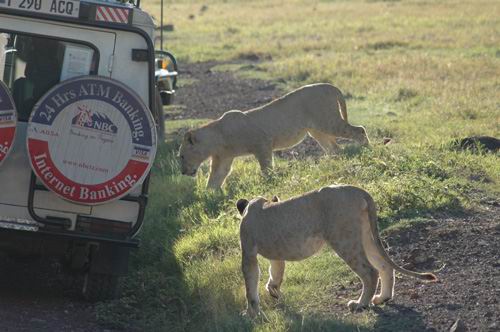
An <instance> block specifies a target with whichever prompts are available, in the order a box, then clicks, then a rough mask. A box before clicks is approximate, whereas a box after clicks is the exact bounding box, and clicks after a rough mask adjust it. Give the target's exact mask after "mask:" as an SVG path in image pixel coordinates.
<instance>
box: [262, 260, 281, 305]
mask: <svg viewBox="0 0 500 332" xmlns="http://www.w3.org/2000/svg"><path fill="white" fill-rule="evenodd" d="M270 262H271V265H270V266H269V280H268V281H267V284H266V289H267V291H268V292H269V295H271V296H272V297H274V298H279V297H280V296H281V293H280V286H281V283H282V282H283V275H284V274H285V261H276V260H271V261H270Z"/></svg>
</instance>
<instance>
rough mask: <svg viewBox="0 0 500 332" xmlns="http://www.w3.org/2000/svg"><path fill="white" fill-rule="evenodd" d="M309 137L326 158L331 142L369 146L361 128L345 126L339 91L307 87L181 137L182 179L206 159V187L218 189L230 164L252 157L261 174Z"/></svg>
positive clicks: (324, 86) (335, 148) (335, 147)
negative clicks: (277, 156)
mask: <svg viewBox="0 0 500 332" xmlns="http://www.w3.org/2000/svg"><path fill="white" fill-rule="evenodd" d="M307 134H309V135H311V136H312V137H313V138H314V139H315V140H316V141H318V143H319V144H320V145H321V147H322V148H323V150H324V151H325V152H326V153H330V154H334V153H336V152H337V151H338V150H339V147H338V145H337V143H336V137H338V136H339V137H345V138H351V139H354V140H356V141H357V142H359V143H360V144H363V145H367V144H368V143H369V141H368V136H367V135H366V131H365V128H363V127H361V126H352V125H350V124H349V123H348V122H347V108H346V104H345V100H344V97H343V96H342V93H341V92H340V90H339V89H337V88H336V87H334V86H333V85H331V84H325V83H320V84H312V85H306V86H304V87H302V88H299V89H297V90H295V91H292V92H290V93H288V94H287V95H285V96H283V97H281V98H279V99H276V100H274V101H272V102H270V103H269V104H266V105H264V106H261V107H258V108H255V109H252V110H249V111H246V112H241V111H229V112H226V113H224V114H223V115H222V117H220V118H219V119H217V120H214V121H212V122H210V123H208V124H207V125H205V126H202V127H201V128H198V129H194V130H191V131H188V132H187V133H186V134H185V135H184V139H183V141H182V144H181V148H180V151H179V155H180V158H181V167H182V169H181V171H182V174H185V175H190V176H194V175H195V174H196V172H197V170H198V168H199V167H200V165H201V163H202V162H203V161H204V160H206V159H208V158H211V159H212V160H211V171H210V176H209V180H208V187H209V188H213V189H217V188H220V187H221V186H222V184H223V183H224V180H225V179H226V177H227V175H228V174H229V173H230V171H231V165H232V163H233V159H234V158H235V157H238V156H244V155H249V154H253V155H254V156H255V157H256V158H257V160H258V162H259V164H260V167H261V169H262V172H264V173H266V172H267V171H268V170H269V169H270V168H271V167H272V165H273V151H274V150H283V149H287V148H290V147H293V146H294V145H296V144H298V143H300V142H301V141H302V140H303V139H304V137H305V135H307Z"/></svg>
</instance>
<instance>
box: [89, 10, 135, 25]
mask: <svg viewBox="0 0 500 332" xmlns="http://www.w3.org/2000/svg"><path fill="white" fill-rule="evenodd" d="M130 17H131V15H130V9H128V8H118V7H108V6H97V7H96V13H95V20H96V21H99V22H111V23H122V24H128V23H129V22H130V21H129V20H130Z"/></svg>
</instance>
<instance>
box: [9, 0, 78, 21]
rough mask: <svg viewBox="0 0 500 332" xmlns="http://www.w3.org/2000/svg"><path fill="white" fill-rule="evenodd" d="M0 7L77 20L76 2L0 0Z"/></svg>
mask: <svg viewBox="0 0 500 332" xmlns="http://www.w3.org/2000/svg"><path fill="white" fill-rule="evenodd" d="M0 7H4V8H10V9H16V10H22V11H27V12H31V13H40V14H48V15H57V16H65V17H75V18H78V14H79V11H80V1H78V0H0Z"/></svg>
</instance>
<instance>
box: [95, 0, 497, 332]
mask: <svg viewBox="0 0 500 332" xmlns="http://www.w3.org/2000/svg"><path fill="white" fill-rule="evenodd" d="M158 3H159V2H158V1H156V2H155V1H151V2H146V3H145V4H144V5H145V6H146V8H147V9H149V10H150V11H152V12H155V13H158ZM203 5H205V6H206V9H204V10H202V8H204V7H203ZM167 8H168V10H167V11H166V12H167V13H168V14H167V17H168V19H167V21H168V22H169V23H173V24H174V25H175V31H174V32H173V33H169V34H168V35H167V44H168V46H169V49H170V50H171V51H173V52H174V53H175V54H177V55H178V56H179V59H180V63H181V66H182V63H184V62H187V61H202V60H218V61H221V62H224V61H226V60H232V61H233V62H232V63H233V64H230V65H228V64H226V63H221V65H219V66H217V67H216V68H215V69H214V70H231V71H234V72H236V73H238V74H239V75H242V76H243V77H258V78H261V79H266V80H270V81H273V82H275V83H277V84H279V85H280V87H282V88H283V89H291V88H294V87H297V86H299V85H302V84H305V83H311V82H318V81H324V82H331V83H333V84H335V85H336V86H338V87H339V88H341V89H342V91H343V92H344V94H345V95H346V96H347V97H348V99H347V104H348V112H349V117H350V119H351V122H353V123H355V124H363V125H365V126H366V127H367V130H368V134H369V136H370V139H371V140H372V143H373V144H372V146H371V147H370V148H356V147H347V148H346V149H345V150H344V151H343V152H342V153H341V154H340V155H339V156H338V157H335V158H330V157H322V158H306V159H304V160H281V159H277V160H276V167H275V169H274V171H273V173H272V174H271V176H270V177H268V178H263V177H262V176H261V174H260V171H259V168H258V165H257V163H256V162H255V160H254V159H252V158H240V159H238V160H237V161H236V163H235V165H234V170H233V173H232V175H231V176H230V177H229V178H228V180H227V183H226V187H225V189H224V193H222V194H221V193H214V192H209V191H206V190H205V189H204V186H205V182H206V179H207V171H208V167H207V165H206V164H205V165H204V166H203V167H202V170H201V172H199V174H198V176H197V177H196V178H194V179H193V178H188V177H184V176H181V175H180V174H179V165H178V161H177V159H176V154H177V149H178V144H179V139H180V137H179V135H176V134H174V135H171V136H170V139H169V142H168V143H167V144H165V145H164V146H162V147H161V151H160V153H159V155H158V158H157V160H156V164H155V167H154V169H153V178H152V186H151V195H150V197H151V199H150V204H149V206H148V211H147V216H146V224H145V226H144V229H143V231H142V233H141V235H140V236H141V240H142V247H141V248H140V249H139V250H138V251H137V252H136V253H135V254H134V255H133V259H132V262H131V268H130V270H131V271H130V274H129V276H127V277H126V278H125V279H124V281H123V285H122V294H123V295H122V297H121V298H120V299H117V300H115V301H111V302H109V303H102V304H100V305H99V306H98V307H97V310H96V312H97V314H98V318H99V321H100V322H101V323H103V324H104V325H105V326H110V327H115V328H119V329H130V330H138V331H185V330H187V331H358V330H359V331H371V330H378V331H404V330H408V329H409V328H410V327H411V328H413V329H418V328H419V327H424V326H425V325H424V323H423V322H422V321H421V318H420V317H419V316H418V315H417V316H414V315H413V316H411V315H410V316H408V315H386V316H382V315H378V314H376V313H375V312H374V311H368V312H365V313H362V314H355V315H350V314H347V310H345V308H344V305H345V303H346V302H347V300H348V299H352V298H355V297H357V295H358V294H352V293H349V294H343V293H341V292H339V289H340V288H341V286H342V285H347V284H350V283H353V282H354V283H355V284H358V283H359V281H358V280H357V278H356V277H355V276H354V275H353V274H352V273H351V272H350V271H349V269H348V268H347V267H346V266H345V264H343V263H342V262H341V261H340V259H339V258H338V257H337V256H336V255H335V254H333V253H332V252H331V251H329V250H323V251H322V252H321V253H319V254H318V255H316V256H315V257H313V258H310V259H308V260H306V261H303V262H298V263H291V264H289V265H288V266H287V271H286V280H285V283H284V285H283V292H284V298H283V299H281V300H280V301H274V300H272V299H270V297H269V296H267V295H266V294H265V291H264V287H263V284H264V283H265V280H266V279H267V262H266V260H264V259H260V261H259V262H260V266H261V271H262V276H261V287H260V291H261V299H262V307H263V310H264V313H265V316H266V317H262V318H260V319H258V320H256V321H250V320H248V319H247V318H245V317H242V316H241V315H240V313H241V311H242V310H243V309H244V307H245V299H244V283H243V278H242V275H241V272H240V267H239V264H240V263H239V259H240V258H239V255H240V250H239V243H238V226H239V218H238V214H237V211H236V208H235V202H236V200H237V199H239V198H241V197H246V198H252V197H255V196H266V197H271V196H272V195H278V196H280V198H282V199H286V198H289V197H291V196H294V195H298V194H300V193H303V192H305V191H308V190H312V189H317V188H319V187H321V186H324V185H329V184H335V183H349V184H354V185H358V186H362V187H363V188H365V189H367V190H368V191H369V192H370V193H371V194H372V195H373V197H374V198H375V200H376V202H377V205H378V207H379V218H380V221H381V227H382V228H386V227H411V225H414V224H415V223H418V222H422V221H425V220H426V219H429V218H431V217H432V218H439V216H442V215H450V214H452V215H462V214H467V213H477V212H478V211H479V210H480V209H481V208H482V206H481V202H482V201H484V200H492V199H497V198H498V197H499V195H500V185H499V183H500V162H499V156H498V154H497V155H492V154H487V153H479V154H473V153H470V152H459V151H456V150H455V149H453V147H452V145H451V142H452V141H453V140H454V139H456V138H459V137H463V136H466V135H472V134H483V135H493V136H498V135H499V134H500V110H499V109H500V104H499V100H500V82H499V77H500V57H499V54H500V49H499V46H498V45H500V33H499V32H500V21H499V20H500V19H499V17H498V15H495V13H497V12H498V11H499V10H500V4H499V3H498V2H495V1H472V0H471V1H451V0H450V1H441V2H428V1H306V0H290V1H278V0H268V1H237V0H226V1H222V0H220V1H216V0H211V1H203V2H199V1H172V2H171V3H170V2H168V7H167ZM191 15H194V17H193V16H191ZM190 16H191V18H190ZM255 58H258V59H259V61H257V62H252V61H249V59H250V60H251V59H255ZM234 60H240V63H237V64H234ZM179 81H180V82H181V81H182V77H180V78H179ZM190 83H192V82H186V84H190ZM174 111H175V110H174ZM204 121H206V119H201V120H182V121H174V122H167V131H168V132H169V133H177V132H179V131H182V129H183V128H186V127H188V128H189V127H195V126H198V125H200V124H202V123H203V122H204ZM384 137H390V138H392V140H393V143H392V144H389V145H387V146H384V145H383V144H382V143H381V142H382V139H383V138H384ZM396 296H397V295H396ZM407 305H408V306H409V307H411V303H408V304H407Z"/></svg>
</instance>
